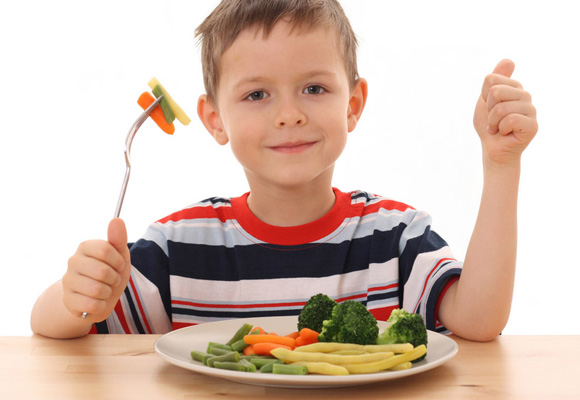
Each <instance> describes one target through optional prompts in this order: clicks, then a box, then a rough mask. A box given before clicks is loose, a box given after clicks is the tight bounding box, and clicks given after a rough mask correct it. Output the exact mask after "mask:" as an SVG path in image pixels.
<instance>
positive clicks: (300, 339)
mask: <svg viewBox="0 0 580 400" xmlns="http://www.w3.org/2000/svg"><path fill="white" fill-rule="evenodd" d="M294 344H295V345H296V347H300V346H306V345H307V344H310V343H306V340H304V338H303V337H300V336H298V337H297V338H296V339H294Z"/></svg>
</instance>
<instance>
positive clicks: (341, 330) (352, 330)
mask: <svg viewBox="0 0 580 400" xmlns="http://www.w3.org/2000/svg"><path fill="white" fill-rule="evenodd" d="M378 334H379V327H378V324H377V320H376V319H375V317H374V315H373V314H371V313H370V311H369V310H367V308H366V307H365V306H364V304H362V303H359V302H357V301H354V300H347V301H345V302H342V303H339V304H337V305H336V306H335V307H334V308H333V310H332V315H331V317H330V319H329V320H326V321H324V323H323V324H322V332H320V335H319V336H318V341H319V342H338V343H356V344H375V343H376V342H377V336H378Z"/></svg>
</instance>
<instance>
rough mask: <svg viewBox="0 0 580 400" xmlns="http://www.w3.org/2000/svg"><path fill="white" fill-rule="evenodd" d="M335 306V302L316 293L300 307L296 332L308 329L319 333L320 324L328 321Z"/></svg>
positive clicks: (324, 295)
mask: <svg viewBox="0 0 580 400" xmlns="http://www.w3.org/2000/svg"><path fill="white" fill-rule="evenodd" d="M336 304H337V303H336V301H334V300H333V299H331V298H330V297H329V296H327V295H326V294H323V293H318V294H316V295H314V296H312V297H311V298H310V299H309V300H308V301H307V302H306V304H305V305H304V307H302V310H301V311H300V315H298V330H301V329H303V328H310V329H312V330H313V331H316V332H320V331H321V330H322V323H323V322H324V320H326V319H330V317H331V315H332V309H333V308H334V306H335V305H336Z"/></svg>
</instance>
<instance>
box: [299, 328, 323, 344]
mask: <svg viewBox="0 0 580 400" xmlns="http://www.w3.org/2000/svg"><path fill="white" fill-rule="evenodd" d="M318 335H320V333H318V332H316V331H315V330H313V329H310V328H302V329H301V330H300V337H301V338H303V339H304V341H305V342H306V343H308V344H310V343H316V342H318Z"/></svg>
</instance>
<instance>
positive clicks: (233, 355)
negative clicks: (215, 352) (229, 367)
mask: <svg viewBox="0 0 580 400" xmlns="http://www.w3.org/2000/svg"><path fill="white" fill-rule="evenodd" d="M222 361H232V362H238V361H240V353H237V352H235V351H231V352H229V353H227V354H222V355H221V356H215V357H212V358H210V359H209V360H207V365H208V366H209V367H213V366H214V365H215V363H216V362H222Z"/></svg>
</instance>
